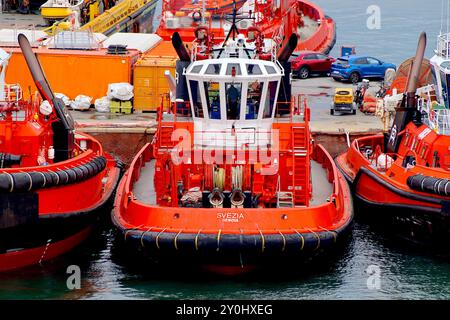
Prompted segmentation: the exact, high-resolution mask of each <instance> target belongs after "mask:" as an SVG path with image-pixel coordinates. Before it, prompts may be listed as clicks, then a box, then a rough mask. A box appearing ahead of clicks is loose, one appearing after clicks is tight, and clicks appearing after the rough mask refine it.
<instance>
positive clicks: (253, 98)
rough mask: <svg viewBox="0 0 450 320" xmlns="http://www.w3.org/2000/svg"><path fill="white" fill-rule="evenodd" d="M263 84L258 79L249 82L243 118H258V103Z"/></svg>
mask: <svg viewBox="0 0 450 320" xmlns="http://www.w3.org/2000/svg"><path fill="white" fill-rule="evenodd" d="M262 88H263V85H262V83H261V82H259V81H254V82H250V83H249V84H248V89H247V104H246V110H245V119H246V120H253V119H257V118H258V113H259V105H260V103H261V95H262Z"/></svg>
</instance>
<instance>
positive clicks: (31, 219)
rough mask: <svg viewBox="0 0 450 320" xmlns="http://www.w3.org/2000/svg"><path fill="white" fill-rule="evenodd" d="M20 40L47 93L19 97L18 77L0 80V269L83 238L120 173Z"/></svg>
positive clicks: (38, 259) (63, 249) (46, 257)
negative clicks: (79, 124) (10, 81)
mask: <svg viewBox="0 0 450 320" xmlns="http://www.w3.org/2000/svg"><path fill="white" fill-rule="evenodd" d="M19 44H20V47H21V49H22V52H23V54H24V56H25V59H26V62H27V64H28V67H29V69H30V71H31V74H32V76H33V78H34V80H35V83H36V86H37V88H38V90H39V93H40V95H41V96H42V99H43V100H44V101H42V102H41V101H40V99H39V98H38V95H37V94H36V96H35V97H34V99H33V101H32V102H29V101H24V100H23V99H22V90H21V88H20V86H19V85H17V84H14V85H7V84H5V83H4V82H2V81H0V89H1V92H0V93H1V94H0V272H3V271H9V270H13V269H18V268H22V267H25V266H30V265H34V264H40V263H41V262H43V261H46V260H49V259H52V258H55V257H57V256H59V255H61V254H63V253H65V252H67V251H69V250H71V249H72V248H74V247H75V246H77V245H78V244H79V243H81V242H82V241H83V240H84V239H86V238H87V237H88V235H89V234H90V231H91V229H92V227H93V224H94V222H95V220H96V218H97V213H98V209H101V208H102V207H104V206H105V205H106V204H107V203H108V200H109V199H110V198H111V196H112V194H113V191H114V189H115V187H116V185H117V182H118V180H119V175H120V168H119V167H118V165H117V163H116V161H115V160H114V159H113V158H112V157H111V156H109V155H108V154H106V153H105V152H104V151H103V149H102V146H101V145H100V143H99V142H98V141H97V140H95V139H94V138H92V137H91V136H89V135H86V134H83V133H79V132H75V130H74V123H73V119H72V117H71V115H70V114H69V113H68V111H67V110H66V109H65V106H64V103H63V102H62V101H61V100H60V99H58V98H56V97H55V95H54V94H53V92H52V90H51V88H50V86H49V84H48V83H47V80H46V79H45V76H44V73H43V71H42V69H41V66H40V64H39V61H38V60H37V57H36V56H35V54H34V53H33V51H32V48H31V46H30V43H29V42H28V39H27V38H26V37H25V36H24V35H22V34H19ZM6 60H7V57H5V59H4V61H6ZM4 65H6V63H4ZM5 67H6V66H4V68H3V69H5ZM4 71H5V70H3V71H2V72H3V74H4ZM2 79H4V77H1V78H0V80H2Z"/></svg>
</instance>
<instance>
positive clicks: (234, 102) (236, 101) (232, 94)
mask: <svg viewBox="0 0 450 320" xmlns="http://www.w3.org/2000/svg"><path fill="white" fill-rule="evenodd" d="M225 92H226V99H227V119H228V120H238V119H239V115H240V110H241V108H240V105H241V93H242V83H236V82H232V83H230V82H227V83H225Z"/></svg>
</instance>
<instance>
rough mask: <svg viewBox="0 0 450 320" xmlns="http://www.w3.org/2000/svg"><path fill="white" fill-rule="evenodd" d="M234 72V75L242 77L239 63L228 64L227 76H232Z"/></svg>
mask: <svg viewBox="0 0 450 320" xmlns="http://www.w3.org/2000/svg"><path fill="white" fill-rule="evenodd" d="M233 70H234V75H236V76H240V75H241V74H242V72H241V66H240V64H239V63H229V64H227V76H232V75H233Z"/></svg>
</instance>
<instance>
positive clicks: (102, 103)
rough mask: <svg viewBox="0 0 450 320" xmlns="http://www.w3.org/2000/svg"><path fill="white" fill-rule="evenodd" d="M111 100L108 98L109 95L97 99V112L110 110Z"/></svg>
mask: <svg viewBox="0 0 450 320" xmlns="http://www.w3.org/2000/svg"><path fill="white" fill-rule="evenodd" d="M110 102H111V101H110V100H109V99H108V97H106V96H105V97H102V98H99V99H96V100H95V102H94V106H95V110H96V111H97V112H109V110H110V108H109V105H110Z"/></svg>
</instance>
